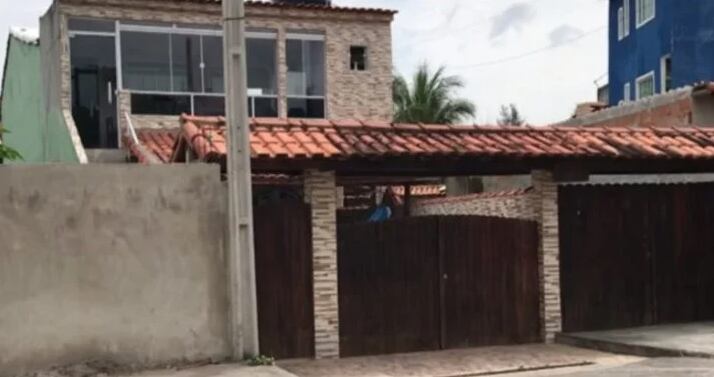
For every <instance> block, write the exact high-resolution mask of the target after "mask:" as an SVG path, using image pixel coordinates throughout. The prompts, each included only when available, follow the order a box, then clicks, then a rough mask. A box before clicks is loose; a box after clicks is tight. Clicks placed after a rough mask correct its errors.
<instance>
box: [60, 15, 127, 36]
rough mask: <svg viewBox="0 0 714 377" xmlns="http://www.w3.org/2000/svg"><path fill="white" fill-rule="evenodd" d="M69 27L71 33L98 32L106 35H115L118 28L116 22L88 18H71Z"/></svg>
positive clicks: (68, 23)
mask: <svg viewBox="0 0 714 377" xmlns="http://www.w3.org/2000/svg"><path fill="white" fill-rule="evenodd" d="M67 25H68V27H69V30H71V31H98V32H104V33H106V32H110V33H113V32H114V31H115V27H116V25H115V23H114V21H107V20H93V19H88V18H70V19H69V21H68V22H67Z"/></svg>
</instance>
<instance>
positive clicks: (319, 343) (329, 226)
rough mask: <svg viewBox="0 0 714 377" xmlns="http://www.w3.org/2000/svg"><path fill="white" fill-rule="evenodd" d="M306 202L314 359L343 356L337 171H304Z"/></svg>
mask: <svg viewBox="0 0 714 377" xmlns="http://www.w3.org/2000/svg"><path fill="white" fill-rule="evenodd" d="M304 178H305V200H306V202H307V203H308V204H310V205H311V206H312V263H313V292H314V293H313V295H314V306H315V358H317V359H327V358H337V357H339V356H340V328H339V326H340V323H339V310H338V303H339V302H338V296H337V295H338V292H337V197H336V190H337V187H336V185H335V173H334V172H318V171H314V170H309V171H306V172H305V177H304Z"/></svg>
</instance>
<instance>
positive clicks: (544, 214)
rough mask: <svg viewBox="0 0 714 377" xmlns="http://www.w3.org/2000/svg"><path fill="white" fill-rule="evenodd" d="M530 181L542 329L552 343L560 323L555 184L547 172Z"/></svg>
mask: <svg viewBox="0 0 714 377" xmlns="http://www.w3.org/2000/svg"><path fill="white" fill-rule="evenodd" d="M532 180H533V188H534V195H533V196H532V199H533V206H534V207H535V209H536V214H537V216H538V217H539V218H540V221H539V223H538V226H539V233H540V245H539V247H538V269H539V274H538V275H539V281H540V288H541V289H540V292H541V295H540V297H541V300H540V307H541V331H542V335H543V338H544V339H545V341H546V342H547V343H552V342H554V341H555V335H556V334H557V333H559V332H561V330H562V323H563V320H562V311H561V305H560V238H559V237H560V233H559V223H558V185H557V184H556V183H555V182H554V181H553V175H552V173H550V172H546V171H535V172H533V175H532Z"/></svg>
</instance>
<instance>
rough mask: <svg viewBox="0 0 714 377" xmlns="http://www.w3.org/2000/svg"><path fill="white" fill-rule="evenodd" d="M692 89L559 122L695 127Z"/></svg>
mask: <svg viewBox="0 0 714 377" xmlns="http://www.w3.org/2000/svg"><path fill="white" fill-rule="evenodd" d="M691 95H692V88H689V87H687V88H683V89H679V90H676V91H673V92H670V93H666V94H662V95H657V96H654V97H649V98H644V99H642V100H639V101H635V102H630V103H625V104H622V105H620V106H616V107H611V108H608V109H604V110H600V111H597V112H594V113H591V114H588V115H584V116H581V117H578V118H574V119H570V120H567V121H564V122H562V123H559V124H558V125H559V126H574V127H592V126H601V127H635V126H638V127H681V126H688V125H691V124H692V117H693V112H694V106H693V102H692V97H691Z"/></svg>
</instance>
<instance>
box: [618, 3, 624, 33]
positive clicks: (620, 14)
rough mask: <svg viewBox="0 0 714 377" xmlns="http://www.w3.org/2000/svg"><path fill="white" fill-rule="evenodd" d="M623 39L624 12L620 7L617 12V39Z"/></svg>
mask: <svg viewBox="0 0 714 377" xmlns="http://www.w3.org/2000/svg"><path fill="white" fill-rule="evenodd" d="M624 37H625V11H624V10H623V9H622V7H620V9H618V10H617V39H622V38H624Z"/></svg>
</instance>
